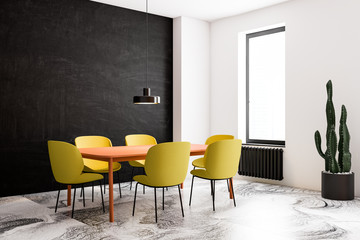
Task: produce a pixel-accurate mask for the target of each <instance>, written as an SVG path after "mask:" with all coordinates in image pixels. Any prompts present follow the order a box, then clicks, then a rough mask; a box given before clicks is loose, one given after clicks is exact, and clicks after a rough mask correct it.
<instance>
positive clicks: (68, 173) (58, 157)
mask: <svg viewBox="0 0 360 240" xmlns="http://www.w3.org/2000/svg"><path fill="white" fill-rule="evenodd" d="M48 148H49V157H50V164H51V169H52V172H53V175H54V177H55V180H56V181H57V182H58V183H62V184H66V185H75V184H82V189H84V186H83V184H84V183H88V182H94V181H97V180H99V182H100V191H101V200H102V205H103V211H104V212H105V207H104V197H103V194H102V188H101V181H100V180H101V179H103V176H102V175H101V174H96V173H83V168H84V162H83V159H82V156H81V153H80V152H79V149H77V147H75V146H74V145H72V144H70V143H66V142H60V141H52V140H50V141H48ZM59 195H60V189H59V191H58V195H57V199H56V206H55V212H56V211H57V206H58V202H59ZM75 196H76V188H74V199H73V205H72V212H71V217H73V216H74V207H75ZM83 204H84V206H85V198H83Z"/></svg>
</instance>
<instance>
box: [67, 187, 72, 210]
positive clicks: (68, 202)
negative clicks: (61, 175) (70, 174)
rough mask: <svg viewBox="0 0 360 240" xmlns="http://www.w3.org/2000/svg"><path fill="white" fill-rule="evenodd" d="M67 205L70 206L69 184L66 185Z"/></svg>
mask: <svg viewBox="0 0 360 240" xmlns="http://www.w3.org/2000/svg"><path fill="white" fill-rule="evenodd" d="M67 205H68V206H71V185H67Z"/></svg>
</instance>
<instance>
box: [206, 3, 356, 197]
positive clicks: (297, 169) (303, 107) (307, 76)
mask: <svg viewBox="0 0 360 240" xmlns="http://www.w3.org/2000/svg"><path fill="white" fill-rule="evenodd" d="M359 9H360V1H358V0H343V1H339V0H294V1H290V2H286V3H283V4H279V5H276V6H273V7H269V8H264V9H261V10H257V11H254V12H251V13H248V14H244V15H239V16H235V17H230V18H226V19H222V20H219V21H216V22H213V23H211V31H210V33H211V34H210V41H211V48H210V53H211V54H210V55H211V85H210V86H211V89H210V96H211V98H210V99H211V101H210V103H211V114H210V133H211V134H215V133H218V132H224V133H232V134H236V135H237V136H240V137H243V136H245V135H244V130H245V128H244V125H243V124H242V125H241V126H238V122H239V121H241V122H243V121H244V115H245V108H244V107H243V106H244V104H245V103H244V101H245V96H244V94H245V82H244V81H243V75H244V74H243V73H242V72H241V71H240V72H238V51H239V49H238V33H239V32H246V31H249V30H251V29H258V28H263V27H266V26H269V25H274V24H279V23H285V24H286V148H285V150H284V180H283V181H281V182H277V181H274V182H275V183H280V184H285V185H290V186H295V187H301V188H307V189H315V190H320V184H321V171H322V170H323V169H324V161H323V159H321V158H320V156H319V155H318V153H317V151H316V148H315V144H314V132H315V131H316V130H317V129H318V130H319V131H320V132H321V135H322V137H323V138H324V137H325V129H326V116H325V103H326V91H325V84H326V82H327V81H328V80H329V79H331V80H332V81H333V86H334V98H333V100H334V106H335V110H336V114H337V115H336V116H337V122H338V121H339V117H340V108H341V104H345V105H346V107H347V110H348V128H349V131H350V134H351V142H350V151H351V153H352V170H353V171H354V172H355V173H356V182H359V181H358V180H359V179H360V178H359V176H358V175H360V148H358V147H357V146H360V125H359V124H358V123H359V122H360V107H358V103H359V102H360V94H359V90H360V76H359V69H360V28H359V23H360V14H359V13H358V12H359ZM240 50H241V49H240ZM240 60H241V61H242V59H240ZM239 77H240V81H239ZM238 103H239V104H238ZM323 147H324V141H323ZM252 179H253V180H258V179H255V178H252ZM356 195H360V184H356Z"/></svg>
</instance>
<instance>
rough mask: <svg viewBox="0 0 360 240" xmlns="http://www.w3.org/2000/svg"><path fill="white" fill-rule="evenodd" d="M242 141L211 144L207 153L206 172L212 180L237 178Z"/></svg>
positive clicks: (222, 141) (234, 140) (235, 140)
mask: <svg viewBox="0 0 360 240" xmlns="http://www.w3.org/2000/svg"><path fill="white" fill-rule="evenodd" d="M241 145H242V142H241V140H240V139H233V140H221V141H217V142H214V143H212V144H210V145H209V146H208V147H207V149H206V152H205V155H204V158H205V170H206V172H207V173H208V174H209V176H210V177H211V178H212V179H226V178H231V177H233V176H235V174H236V172H237V171H238V168H239V161H240V155H241Z"/></svg>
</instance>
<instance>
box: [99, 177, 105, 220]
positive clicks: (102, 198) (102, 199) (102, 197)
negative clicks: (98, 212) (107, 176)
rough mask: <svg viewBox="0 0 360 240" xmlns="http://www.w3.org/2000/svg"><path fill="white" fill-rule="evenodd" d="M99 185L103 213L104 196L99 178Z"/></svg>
mask: <svg viewBox="0 0 360 240" xmlns="http://www.w3.org/2000/svg"><path fill="white" fill-rule="evenodd" d="M99 183H100V184H99V186H100V192H101V201H102V206H103V212H104V213H105V204H104V196H103V192H102V187H101V180H99Z"/></svg>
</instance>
